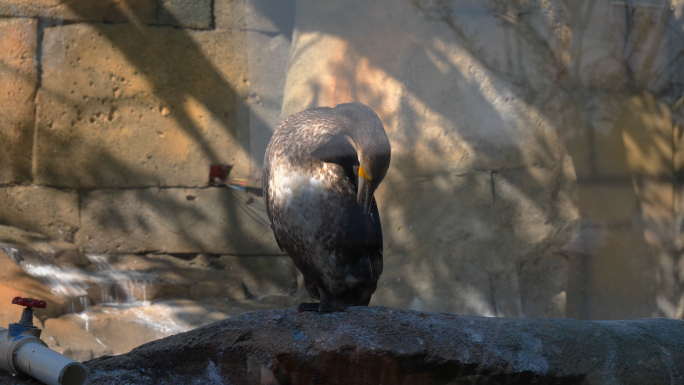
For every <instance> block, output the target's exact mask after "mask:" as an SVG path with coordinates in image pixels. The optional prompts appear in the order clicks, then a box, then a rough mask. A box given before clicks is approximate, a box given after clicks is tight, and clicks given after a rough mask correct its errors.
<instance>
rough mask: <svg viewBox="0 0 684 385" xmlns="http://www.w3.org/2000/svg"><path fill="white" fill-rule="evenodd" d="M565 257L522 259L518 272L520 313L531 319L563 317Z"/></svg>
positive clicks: (565, 281)
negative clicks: (523, 260)
mask: <svg viewBox="0 0 684 385" xmlns="http://www.w3.org/2000/svg"><path fill="white" fill-rule="evenodd" d="M568 267H569V262H568V259H567V258H565V257H563V256H561V255H559V254H549V255H543V256H542V257H541V258H538V259H530V260H528V261H525V262H524V263H523V264H522V266H521V268H520V274H519V281H520V297H521V298H520V299H521V306H522V313H523V314H524V316H525V317H532V318H565V316H566V314H565V307H566V301H567V286H568Z"/></svg>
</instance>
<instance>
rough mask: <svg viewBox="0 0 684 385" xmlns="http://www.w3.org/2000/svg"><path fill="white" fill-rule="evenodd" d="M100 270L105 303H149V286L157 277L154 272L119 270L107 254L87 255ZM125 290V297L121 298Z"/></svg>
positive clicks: (100, 284)
mask: <svg viewBox="0 0 684 385" xmlns="http://www.w3.org/2000/svg"><path fill="white" fill-rule="evenodd" d="M87 257H88V260H90V262H91V263H93V264H94V265H95V266H96V267H97V269H98V271H97V272H96V274H98V275H99V276H101V277H103V278H104V279H103V280H102V281H100V282H99V283H98V286H99V287H100V291H101V292H102V301H101V303H103V304H125V305H147V304H149V301H148V300H147V287H148V286H151V285H152V282H153V281H154V279H155V278H156V277H155V276H154V275H153V274H149V273H142V272H139V271H135V270H117V269H116V268H114V267H113V266H112V265H111V263H109V257H108V256H106V255H87ZM119 292H123V295H124V296H125V298H123V299H121V298H119ZM137 293H139V294H138V295H136V294H137Z"/></svg>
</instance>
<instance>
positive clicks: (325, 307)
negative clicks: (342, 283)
mask: <svg viewBox="0 0 684 385" xmlns="http://www.w3.org/2000/svg"><path fill="white" fill-rule="evenodd" d="M347 307H348V306H345V305H342V304H337V303H330V302H321V303H316V302H302V303H300V304H299V305H298V306H297V311H317V312H319V313H332V312H336V311H345V310H346V309H347Z"/></svg>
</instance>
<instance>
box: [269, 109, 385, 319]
mask: <svg viewBox="0 0 684 385" xmlns="http://www.w3.org/2000/svg"><path fill="white" fill-rule="evenodd" d="M389 163H390V144H389V140H388V139H387V134H386V133H385V129H384V128H383V126H382V122H381V121H380V119H379V118H378V116H377V115H376V114H375V112H373V110H372V109H370V108H369V107H367V106H365V105H363V104H361V103H348V104H340V105H338V106H337V107H335V108H329V107H321V108H312V109H309V110H306V111H302V112H299V113H297V114H294V115H291V116H290V117H288V118H287V119H285V121H283V122H282V123H281V124H280V125H279V126H278V127H277V128H276V130H275V132H274V133H273V137H272V138H271V141H270V143H269V144H268V148H267V149H266V156H265V158H264V170H263V178H264V200H265V202H266V212H267V213H268V217H269V219H270V222H271V228H272V229H273V234H274V235H275V237H276V240H277V242H278V245H279V246H280V248H281V249H282V250H283V251H285V252H286V253H287V254H288V255H289V256H290V257H291V258H292V260H293V261H294V263H295V265H296V266H297V268H298V269H299V270H300V271H301V272H302V274H303V275H304V283H305V286H306V289H307V291H308V292H309V294H311V296H312V297H314V298H315V299H318V300H320V304H318V303H303V304H301V305H300V306H299V309H300V310H318V311H338V310H344V309H345V308H346V307H348V306H354V305H357V306H367V305H368V303H369V302H370V298H371V295H372V294H373V293H374V292H375V289H376V287H377V282H378V278H380V274H381V273H382V229H381V227H380V217H379V215H378V207H377V205H376V203H375V199H374V198H373V193H374V192H375V189H376V188H377V187H378V185H379V184H380V182H382V180H383V178H384V177H385V174H386V172H387V169H388V167H389Z"/></svg>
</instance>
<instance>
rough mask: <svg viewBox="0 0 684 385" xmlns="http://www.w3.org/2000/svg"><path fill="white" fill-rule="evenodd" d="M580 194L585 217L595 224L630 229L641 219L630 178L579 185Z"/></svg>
mask: <svg viewBox="0 0 684 385" xmlns="http://www.w3.org/2000/svg"><path fill="white" fill-rule="evenodd" d="M577 191H578V196H579V208H580V212H581V213H582V218H583V219H587V220H590V221H591V222H592V223H594V224H595V225H607V226H611V225H622V226H625V225H627V226H630V225H633V224H636V223H638V222H639V221H640V220H641V210H640V207H639V199H638V198H637V196H636V194H635V192H634V187H633V185H632V181H631V179H630V178H622V179H621V180H616V181H605V182H604V183H601V182H600V181H598V180H594V181H592V182H586V183H580V184H579V185H578V188H577Z"/></svg>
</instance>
